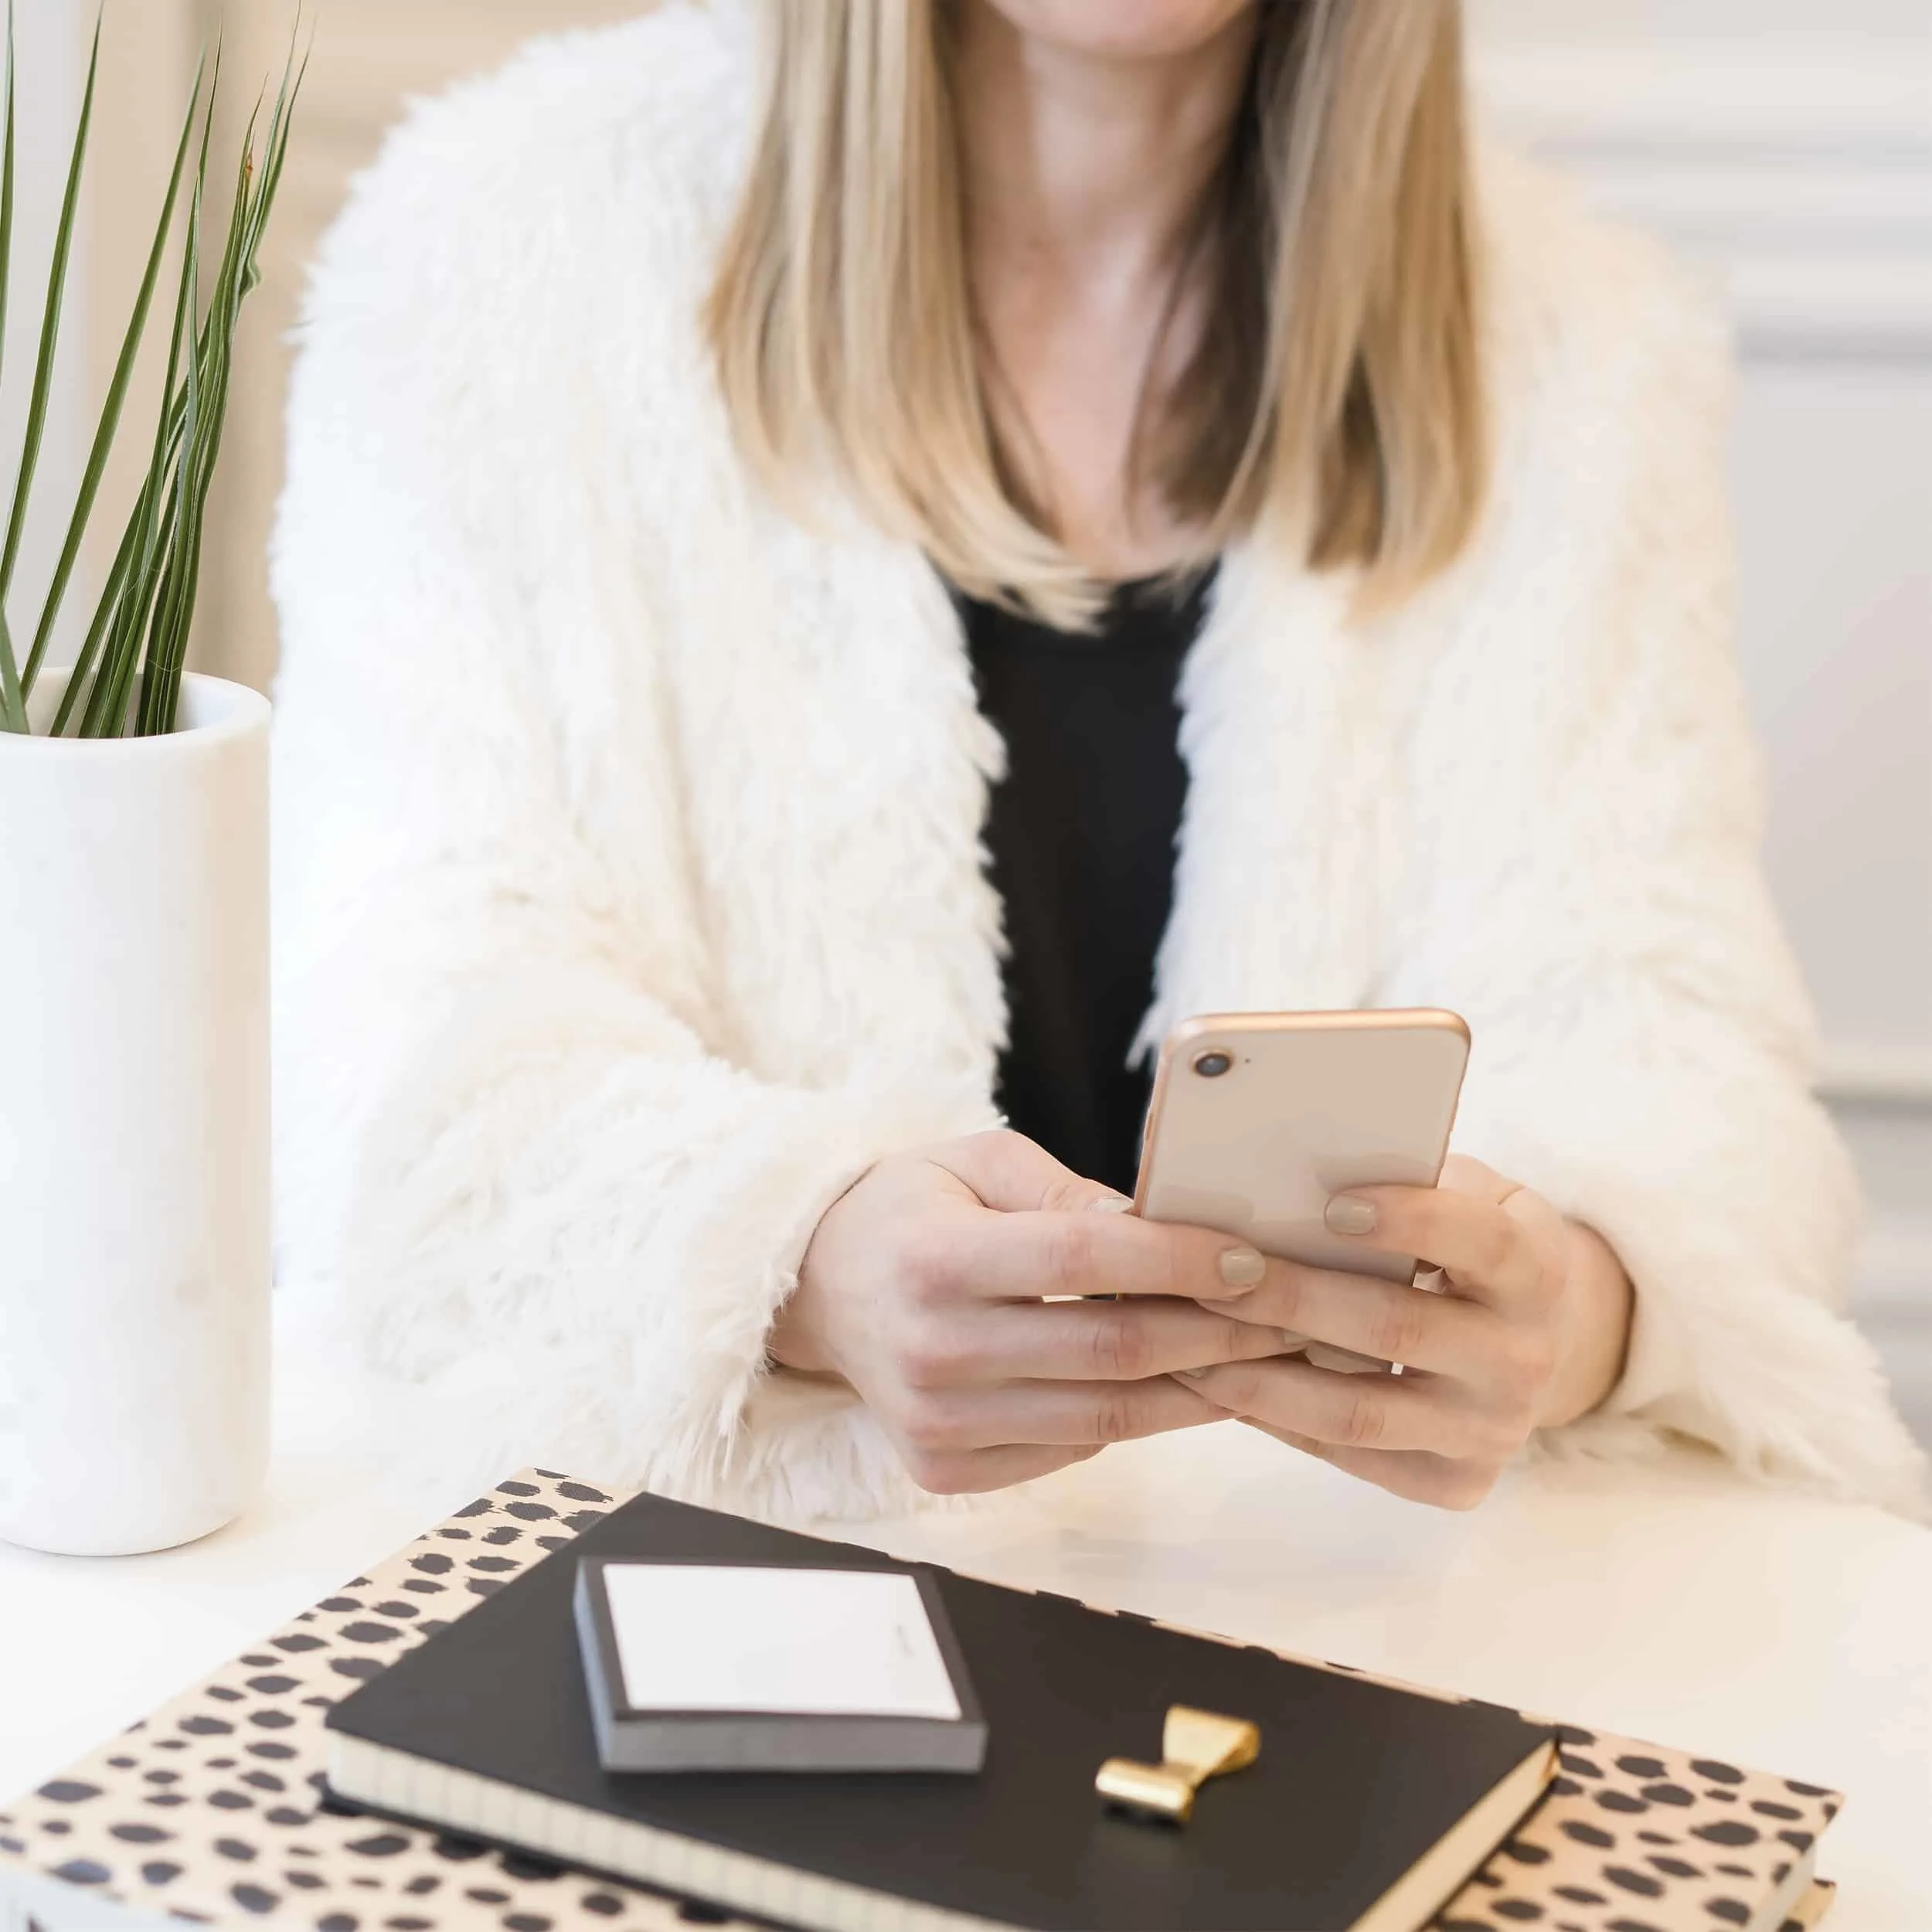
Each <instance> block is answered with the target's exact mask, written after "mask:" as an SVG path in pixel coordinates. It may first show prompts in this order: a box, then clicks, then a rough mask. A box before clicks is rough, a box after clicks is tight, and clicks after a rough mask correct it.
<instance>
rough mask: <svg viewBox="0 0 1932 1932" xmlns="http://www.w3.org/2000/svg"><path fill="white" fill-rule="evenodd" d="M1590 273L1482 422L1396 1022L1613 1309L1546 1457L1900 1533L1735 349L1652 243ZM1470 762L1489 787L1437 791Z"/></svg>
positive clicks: (1909, 1506)
mask: <svg viewBox="0 0 1932 1932" xmlns="http://www.w3.org/2000/svg"><path fill="white" fill-rule="evenodd" d="M1598 245H1599V244H1598V243H1595V242H1593V243H1592V246H1598ZM1600 246H1601V247H1602V249H1603V250H1604V251H1605V252H1606V253H1609V252H1611V251H1615V258H1614V259H1613V260H1609V261H1607V262H1599V263H1596V264H1592V267H1593V270H1594V272H1593V274H1592V275H1591V276H1590V277H1589V278H1588V280H1587V283H1586V284H1585V285H1586V286H1587V287H1590V288H1593V289H1594V290H1596V291H1598V292H1599V293H1600V294H1603V295H1604V301H1603V304H1602V311H1601V312H1600V314H1598V315H1595V316H1594V317H1592V318H1587V319H1584V320H1582V321H1579V320H1578V318H1577V317H1576V316H1575V315H1570V316H1568V317H1566V318H1564V321H1563V328H1562V330H1560V331H1558V330H1556V329H1554V328H1552V329H1551V330H1550V331H1549V335H1548V336H1547V338H1546V339H1544V340H1543V341H1541V342H1539V341H1537V339H1536V337H1537V332H1538V328H1539V321H1540V320H1541V319H1542V318H1538V317H1537V316H1536V315H1531V314H1515V315H1510V314H1509V313H1507V312H1505V314H1504V315H1502V318H1500V328H1501V330H1502V332H1503V333H1504V334H1505V335H1506V336H1509V337H1510V338H1512V339H1514V340H1515V342H1517V343H1518V345H1519V348H1521V349H1522V353H1523V358H1524V361H1525V362H1526V364H1527V365H1529V366H1531V367H1532V368H1533V369H1535V371H1536V374H1535V377H1534V379H1533V380H1532V382H1530V383H1523V384H1519V389H1520V392H1521V393H1522V394H1523V395H1524V396H1526V398H1528V399H1529V400H1527V401H1526V403H1525V405H1524V406H1523V407H1522V409H1521V410H1519V412H1517V413H1515V415H1514V416H1513V417H1511V418H1509V419H1508V420H1505V423H1504V424H1503V435H1504V439H1505V442H1504V449H1503V458H1504V461H1503V465H1502V469H1503V474H1504V475H1505V477H1506V478H1509V479H1511V483H1510V487H1511V488H1513V489H1514V490H1515V496H1514V498H1509V499H1505V500H1503V501H1499V502H1498V503H1497V504H1496V505H1495V506H1494V510H1493V513H1492V519H1491V527H1490V529H1488V532H1487V533H1486V536H1485V539H1484V546H1483V549H1482V551H1481V553H1480V554H1479V555H1478V556H1477V557H1476V558H1475V559H1474V560H1472V565H1471V574H1472V578H1473V581H1472V582H1471V584H1470V585H1469V586H1468V602H1467V604H1466V607H1465V608H1466V611H1467V616H1466V617H1458V616H1456V615H1454V614H1451V615H1450V616H1449V617H1448V618H1447V623H1448V624H1449V626H1450V628H1452V629H1453V630H1454V631H1455V632H1456V633H1457V634H1456V635H1455V636H1454V639H1453V641H1452V642H1451V645H1450V646H1449V648H1447V650H1446V651H1445V652H1444V655H1443V656H1442V658H1441V659H1440V665H1439V667H1438V669H1437V672H1436V673H1435V675H1434V677H1433V678H1432V679H1430V682H1429V683H1428V685H1427V689H1426V692H1424V695H1423V699H1422V706H1421V711H1420V721H1419V723H1418V726H1417V755H1416V758H1415V760H1414V765H1413V774H1412V775H1413V780H1414V784H1415V796H1416V801H1417V804H1416V811H1417V819H1418V833H1417V836H1418V839H1419V842H1420V849H1422V850H1423V852H1425V853H1426V855H1427V861H1426V866H1425V874H1426V876H1427V877H1429V878H1430V880H1431V881H1432V890H1431V891H1430V893H1429V894H1428V895H1427V896H1426V897H1423V898H1422V899H1420V900H1419V901H1418V903H1417V905H1416V906H1415V907H1414V908H1413V912H1414V924H1413V928H1412V933H1413V937H1412V941H1411V944H1410V947H1409V949H1408V951H1407V955H1406V960H1405V963H1404V964H1403V968H1402V969H1401V970H1400V972H1399V974H1398V975H1396V983H1395V984H1394V985H1393V986H1392V988H1391V989H1390V995H1391V997H1392V998H1393V999H1394V1000H1396V1002H1398V1003H1400V1002H1405V1001H1406V1000H1409V999H1413V1000H1416V1001H1417V1002H1419V1003H1420V1002H1427V1003H1447V1004H1453V1005H1461V1007H1462V1009H1463V1010H1464V1011H1465V1012H1467V1013H1468V1016H1469V1018H1470V1019H1471V1022H1473V1026H1474V1031H1475V1054H1474V1056H1473V1059H1472V1062H1471V1073H1470V1078H1469V1083H1468V1092H1467V1096H1466V1101H1465V1104H1464V1109H1463V1112H1462V1115H1461V1121H1460V1123H1459V1127H1458V1135H1457V1142H1458V1145H1459V1146H1461V1147H1462V1148H1464V1149H1465V1150H1466V1151H1469V1152H1471V1153H1474V1154H1475V1155H1478V1156H1480V1157H1481V1158H1484V1159H1486V1160H1488V1162H1491V1163H1492V1165H1495V1166H1496V1167H1498V1168H1500V1169H1501V1170H1502V1172H1505V1173H1507V1174H1509V1175H1512V1176H1514V1177H1515V1178H1517V1179H1520V1180H1522V1181H1524V1182H1527V1183H1528V1184H1529V1185H1532V1186H1534V1187H1536V1188H1537V1189H1539V1190H1540V1191H1542V1192H1543V1193H1545V1194H1546V1195H1547V1196H1549V1197H1550V1198H1551V1199H1553V1201H1554V1202H1556V1204H1557V1205H1558V1206H1560V1208H1562V1209H1563V1210H1564V1211H1565V1212H1566V1213H1569V1214H1570V1215H1572V1216H1575V1217H1577V1218H1578V1219H1581V1220H1583V1221H1585V1222H1587V1223H1590V1224H1591V1225H1592V1226H1595V1227H1596V1228H1597V1229H1598V1230H1600V1232H1601V1233H1603V1234H1604V1236H1606V1237H1607V1239H1608V1240H1610V1241H1611V1243H1612V1244H1613V1245H1614V1247H1615V1248H1616V1250H1617V1253H1618V1254H1619V1255H1620V1256H1621V1257H1622V1259H1623V1261H1624V1264H1625V1266H1626V1267H1628V1270H1629V1271H1630V1274H1631V1277H1632V1279H1633V1281H1634V1283H1635V1285H1636V1291H1637V1315H1636V1324H1635V1329H1634V1335H1633V1338H1632V1344H1631V1352H1630V1356H1629V1360H1628V1367H1627V1371H1626V1372H1625V1374H1624V1378H1623V1380H1622V1383H1621V1386H1619V1387H1618V1388H1617V1390H1616V1391H1615V1393H1614V1394H1613V1395H1612V1396H1611V1399H1610V1400H1609V1401H1608V1402H1607V1404H1606V1405H1605V1406H1604V1408H1603V1409H1602V1410H1600V1412H1599V1413H1597V1414H1595V1415H1594V1416H1591V1417H1587V1418H1586V1419H1585V1420H1583V1421H1581V1422H1580V1423H1577V1424H1575V1425H1574V1426H1573V1427H1570V1429H1568V1430H1563V1431H1560V1432H1558V1433H1557V1434H1556V1435H1554V1436H1553V1437H1552V1438H1551V1439H1550V1440H1549V1447H1551V1448H1552V1449H1554V1450H1556V1451H1560V1452H1590V1453H1606V1454H1624V1453H1631V1452H1633V1451H1640V1450H1641V1448H1642V1447H1643V1446H1644V1445H1645V1444H1646V1443H1647V1442H1652V1441H1655V1440H1657V1439H1658V1438H1659V1437H1661V1436H1662V1435H1664V1434H1667V1433H1675V1434H1679V1435H1683V1436H1689V1437H1694V1438H1696V1439H1697V1440H1702V1441H1703V1442H1706V1443H1709V1444H1712V1445H1713V1446H1714V1447H1716V1448H1717V1449H1719V1451H1722V1452H1723V1454H1725V1455H1726V1456H1727V1457H1729V1458H1731V1459H1732V1460H1733V1461H1735V1462H1736V1463H1737V1464H1740V1466H1742V1467H1743V1468H1745V1469H1747V1470H1748V1471H1753V1472H1757V1473H1760V1474H1764V1475H1775V1476H1779V1477H1784V1478H1798V1479H1801V1480H1803V1481H1807V1482H1808V1483H1811V1484H1813V1485H1818V1486H1820V1487H1822V1488H1828V1489H1830V1490H1833V1491H1835V1492H1839V1493H1842V1494H1845V1495H1855V1496H1860V1497H1863V1498H1869V1499H1873V1500H1877V1501H1880V1502H1884V1503H1886V1504H1888V1505H1891V1506H1893V1507H1894V1508H1896V1509H1901V1510H1903V1511H1907V1512H1913V1513H1917V1512H1919V1511H1920V1509H1921V1508H1922V1506H1923V1486H1922V1485H1923V1460H1922V1458H1920V1456H1919V1454H1918V1453H1917V1451H1916V1450H1915V1449H1914V1447H1913V1444H1912V1443H1911V1441H1910V1438H1909V1437H1908V1435H1907V1434H1906V1431H1905V1430H1904V1428H1903V1425H1902V1424H1901V1423H1900V1421H1899V1420H1898V1419H1897V1417H1896V1414H1895V1413H1894V1411H1893V1409H1892V1406H1891V1405H1890V1403H1889V1398H1888V1396H1887V1393H1886V1387H1885V1384H1884V1381H1883V1376H1882V1375H1881V1372H1880V1371H1879V1365H1878V1362H1877V1361H1876V1357H1875V1355H1874V1353H1873V1351H1872V1349H1871V1348H1870V1346H1869V1345H1868V1344H1867V1342H1866V1341H1865V1340H1864V1338H1862V1336H1861V1335H1859V1333H1858V1332H1856V1331H1855V1329H1854V1328H1852V1325H1851V1324H1850V1323H1849V1321H1847V1320H1846V1319H1845V1318H1844V1317H1843V1315H1842V1313H1841V1312H1840V1311H1839V1304H1840V1301H1841V1299H1842V1294H1843V1291H1844V1288H1845V1279H1846V1274H1847V1272H1848V1270H1849V1265H1850V1261H1851V1257H1852V1247H1853V1243H1854V1240H1855V1234H1856V1231H1857V1226H1858V1206H1859V1203H1858V1200H1857V1195H1856V1189H1855V1182H1854V1179H1853V1176H1852V1172H1851V1169H1850V1166H1849V1162H1848V1159H1847V1157H1846V1155H1845V1150H1844V1148H1842V1145H1841V1144H1840V1142H1839V1141H1838V1138H1837V1136H1836V1134H1835V1132H1834V1131H1833V1130H1832V1126H1831V1124H1830V1123H1829V1121H1828V1119H1827V1117H1826V1116H1825V1113H1824V1111H1823V1110H1822V1109H1821V1107H1820V1106H1819V1104H1818V1102H1817V1101H1816V1100H1815V1099H1814V1098H1813V1097H1812V1095H1811V1092H1810V1090H1809V1082H1810V1078H1811V1066H1812V1060H1811V1053H1812V1047H1811V1032H1810V1026H1811V1022H1810V1019H1809V1015H1808V1010H1807V1005H1806V1002H1805V998H1804V993H1803V991H1802V988H1801V984H1800V982H1799V980H1798V975H1797V973H1796V971H1795V968H1794V964H1793V962H1792V961H1791V957H1790V956H1789V954H1788V952H1787V948H1786V946H1785V944H1784V939H1783V937H1782V935H1781V932H1780V930H1779V929H1778V926H1777V920H1776V918H1775V916H1774V912H1773V910H1772V907H1771V905H1770V900H1769V896H1768V894H1767V889H1766V886H1765V883H1764V876H1763V874H1762V871H1761V868H1760V859H1759V842H1760V832H1761V826H1762V812H1761V807H1760V774H1759V770H1758V764H1757V753H1756V748H1755V746H1754V745H1753V742H1752V740H1751V736H1750V730H1749V726H1748V724H1747V718H1746V713H1745V706H1744V701H1743V692H1742V690H1741V688H1740V680H1739V678H1738V675H1737V673H1736V666H1735V664H1734V662H1733V651H1732V642H1731V624H1730V583H1729V578H1730V556H1729V541H1728V532H1727V527H1726V524H1727V519H1726V510H1725V505H1724V465H1723V440H1724V429H1725V420H1726V406H1725V404H1726V387H1727V381H1728V376H1727V362H1728V349H1727V345H1726V342H1725V340H1724V338H1723V332H1722V330H1721V328H1719V325H1718V324H1717V323H1716V321H1715V319H1714V318H1713V317H1712V316H1710V315H1707V314H1706V311H1705V310H1704V308H1703V306H1702V303H1701V301H1699V300H1698V299H1696V298H1694V297H1693V296H1692V294H1690V293H1689V291H1686V290H1685V289H1683V288H1682V287H1680V286H1679V284H1678V283H1677V282H1676V281H1675V279H1674V277H1672V274H1670V273H1669V272H1668V270H1665V268H1664V267H1663V266H1662V264H1661V263H1659V262H1658V260H1655V259H1654V258H1653V257H1652V255H1651V252H1650V250H1648V247H1646V246H1645V245H1641V244H1639V243H1636V242H1634V241H1629V240H1626V239H1625V238H1621V237H1617V238H1614V239H1611V240H1603V241H1602V242H1601V243H1600ZM1545 279H1546V281H1548V280H1551V279H1556V278H1553V277H1545ZM1499 299H1500V300H1501V301H1502V302H1503V303H1505V304H1507V302H1508V301H1509V291H1508V290H1507V288H1506V287H1505V289H1504V290H1503V291H1502V292H1501V294H1500V297H1499ZM1525 345H1529V346H1525ZM1551 424H1556V425H1560V434H1555V433H1553V430H1551V428H1550V427H1549V425H1551ZM1613 429H1614V434H1613V433H1611V432H1612V430H1613ZM1580 559H1581V560H1597V561H1595V562H1594V563H1592V564H1591V566H1590V567H1589V568H1588V569H1580V568H1579V560H1580ZM1485 581H1488V583H1491V585H1492V588H1490V589H1487V590H1486V589H1485ZM1498 583H1500V584H1506V586H1507V587H1508V588H1507V593H1506V594H1504V593H1503V592H1501V591H1498V590H1495V589H1494V588H1493V586H1494V585H1495V584H1498ZM1471 760H1481V762H1482V764H1484V766H1485V767H1486V777H1485V781H1484V782H1482V783H1481V784H1471V783H1468V782H1466V781H1462V780H1461V779H1459V778H1458V777H1452V776H1451V774H1452V772H1453V773H1456V774H1462V773H1466V770H1467V769H1468V766H1469V764H1470V761H1471Z"/></svg>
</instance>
